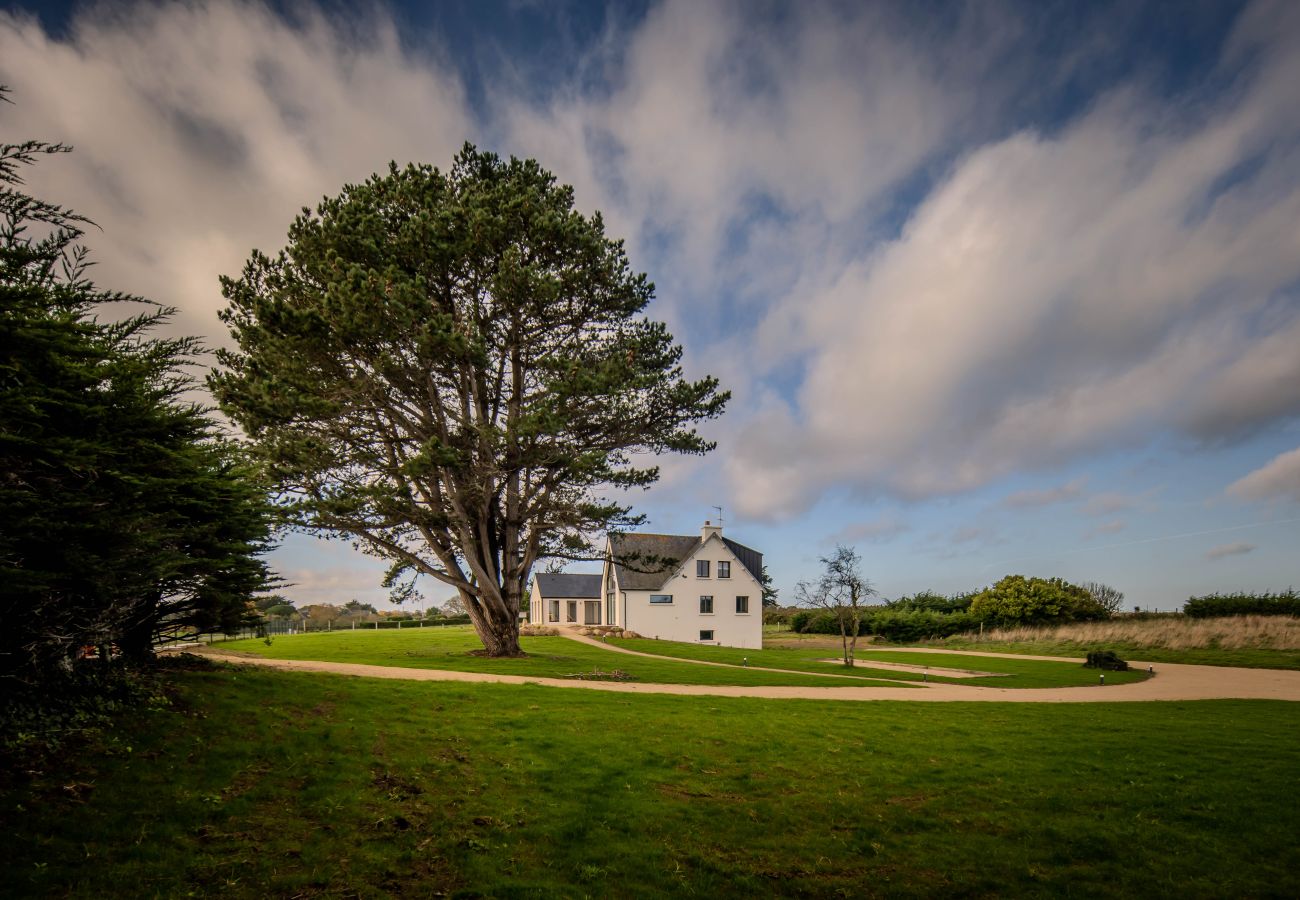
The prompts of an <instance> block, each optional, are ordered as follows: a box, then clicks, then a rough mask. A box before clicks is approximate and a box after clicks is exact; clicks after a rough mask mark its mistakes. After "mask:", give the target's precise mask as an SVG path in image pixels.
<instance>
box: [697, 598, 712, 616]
mask: <svg viewBox="0 0 1300 900" xmlns="http://www.w3.org/2000/svg"><path fill="white" fill-rule="evenodd" d="M700 612H702V613H703V614H704V615H706V616H711V615H713V598H712V597H710V596H708V595H707V594H706V595H704V596H701V597H700Z"/></svg>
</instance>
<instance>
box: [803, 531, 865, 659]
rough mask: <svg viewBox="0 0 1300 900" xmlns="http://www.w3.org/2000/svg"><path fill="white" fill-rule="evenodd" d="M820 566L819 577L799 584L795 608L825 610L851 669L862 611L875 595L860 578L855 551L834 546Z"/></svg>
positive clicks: (860, 627)
mask: <svg viewBox="0 0 1300 900" xmlns="http://www.w3.org/2000/svg"><path fill="white" fill-rule="evenodd" d="M821 563H822V567H823V571H822V575H821V577H820V578H818V579H817V581H815V582H811V583H810V582H807V581H801V582H799V584H798V585H797V586H796V587H795V596H796V598H797V600H798V602H799V605H801V606H811V607H814V608H816V609H822V610H826V611H827V612H829V613H830V614H831V615H832V616H833V617H834V618H835V622H836V624H837V625H838V626H839V629H840V641H841V643H842V644H843V648H844V665H846V666H850V667H851V666H853V664H854V653H856V652H857V647H858V633H859V632H860V631H861V629H862V611H863V609H864V608H865V607H866V605H867V600H868V599H869V598H870V597H873V596H875V593H876V591H875V589H874V588H872V586H871V582H869V581H868V580H867V579H866V578H864V577H863V575H862V572H861V566H862V557H861V556H860V555H859V554H858V551H857V550H854V549H853V548H851V547H845V546H842V545H840V546H836V548H835V552H834V553H832V554H831V555H830V556H823V557H822V558H821Z"/></svg>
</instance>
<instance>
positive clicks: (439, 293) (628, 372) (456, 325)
mask: <svg viewBox="0 0 1300 900" xmlns="http://www.w3.org/2000/svg"><path fill="white" fill-rule="evenodd" d="M223 286H224V290H225V295H226V298H227V299H228V300H229V301H230V306H229V308H228V310H227V311H226V313H225V321H226V322H227V323H228V324H229V325H230V327H231V332H232V334H233V335H234V338H235V340H236V342H237V344H238V350H237V351H234V352H230V353H225V354H223V355H221V356H220V357H219V358H220V361H221V362H222V363H223V365H224V368H223V370H221V371H220V372H218V373H217V374H215V375H214V376H213V378H212V380H211V382H210V383H211V386H212V388H213V391H214V393H215V394H216V396H217V398H218V400H219V401H220V403H221V404H222V408H223V409H224V410H225V411H226V412H227V413H228V414H229V415H230V416H231V417H232V418H233V419H234V420H236V421H237V422H238V423H239V424H240V425H242V426H243V428H244V429H245V431H246V432H247V433H248V435H249V436H250V437H251V438H252V439H253V441H254V442H255V444H256V445H257V447H258V448H259V450H260V451H261V453H262V455H263V458H264V459H265V461H266V462H267V463H268V465H269V469H270V472H271V473H272V474H273V476H274V480H275V485H276V488H277V489H278V490H279V492H280V493H279V496H280V497H282V498H284V508H285V512H286V514H287V515H288V516H289V518H290V521H292V522H294V523H295V524H297V525H300V526H302V527H306V528H311V529H314V530H318V531H321V532H325V533H327V534H333V535H338V536H349V537H352V538H355V539H357V540H358V541H359V543H360V545H361V546H363V547H364V548H365V549H367V550H368V551H369V552H372V553H374V554H376V555H379V556H383V557H385V558H387V559H389V560H391V561H392V562H393V570H392V571H391V572H390V578H389V579H388V582H389V584H390V586H391V585H393V584H398V581H397V579H398V578H399V577H404V575H414V574H418V573H422V574H425V575H428V576H431V577H433V578H435V579H437V580H439V581H440V582H443V583H445V584H448V585H450V586H452V587H453V588H455V589H456V590H457V592H458V595H459V598H460V600H461V602H462V603H463V605H464V607H465V610H466V612H467V613H468V614H469V616H470V618H471V620H472V621H473V623H474V625H475V627H476V629H477V630H478V633H479V636H480V638H481V639H482V640H483V643H484V646H485V647H486V649H487V651H488V652H489V653H490V654H492V655H513V654H516V653H518V652H519V649H518V648H519V643H518V619H517V611H518V610H519V609H520V607H521V602H522V599H523V596H524V591H525V587H526V585H527V584H528V575H529V571H530V570H531V568H532V566H533V563H534V562H535V561H537V560H539V559H543V558H547V557H563V558H571V559H574V558H586V559H590V558H593V557H594V556H595V555H596V554H598V553H599V552H600V550H599V544H598V542H597V536H598V535H599V533H600V532H602V531H604V530H606V529H610V528H615V529H617V528H623V527H627V526H629V525H631V524H635V523H636V522H638V521H639V519H638V518H637V517H635V516H632V515H631V511H630V507H628V506H625V505H622V504H619V503H617V502H615V501H613V500H611V499H610V497H609V494H608V493H607V491H606V488H608V487H610V486H613V487H622V488H630V487H638V486H645V485H648V484H650V483H652V482H653V481H654V480H655V479H656V478H657V477H658V470H657V468H654V467H646V466H644V465H638V464H637V458H636V455H637V454H646V453H658V452H665V451H673V452H679V453H704V452H707V451H708V450H709V449H711V447H712V445H711V444H709V443H708V442H706V441H705V440H703V439H702V438H701V437H700V436H699V435H698V434H697V433H696V432H695V431H694V430H693V429H692V427H691V426H692V423H694V422H696V421H698V420H702V419H707V418H710V417H713V416H717V415H719V414H720V413H721V412H722V409H723V407H724V405H725V403H726V400H727V395H726V394H725V393H720V392H719V391H718V385H717V381H716V380H715V379H712V378H705V379H702V380H700V381H694V382H692V381H687V380H686V379H684V378H683V377H682V373H681V369H680V367H679V360H680V357H681V348H680V347H678V346H677V345H675V344H674V343H673V339H672V336H671V335H670V334H669V333H668V331H667V329H666V328H665V327H664V326H663V325H662V324H660V323H657V322H651V321H649V320H647V319H645V318H643V317H642V316H641V313H642V311H643V310H644V309H645V306H646V304H647V303H648V302H649V300H650V298H651V296H652V294H653V286H652V285H651V284H650V283H649V282H648V281H647V280H646V278H645V276H644V275H639V274H634V273H633V272H632V271H631V269H630V268H629V266H628V261H627V258H626V255H625V254H624V252H623V248H622V244H621V242H618V241H613V240H610V239H608V238H606V236H605V233H604V226H603V223H602V220H601V217H600V215H599V214H596V215H594V216H592V217H590V218H587V217H585V216H583V215H581V214H579V213H578V212H576V211H575V210H574V209H573V192H572V189H571V188H568V187H560V186H558V185H557V184H556V183H555V179H554V177H553V176H552V175H550V173H548V172H546V171H544V170H543V169H542V168H541V167H539V166H538V165H537V163H536V162H533V161H531V160H529V161H520V160H517V159H511V160H510V161H508V162H506V161H503V160H501V159H499V158H498V157H496V156H494V155H492V154H489V153H480V152H478V151H476V150H475V149H474V148H473V147H470V146H466V148H465V149H464V150H463V151H462V152H461V153H460V154H459V155H458V156H457V158H456V160H455V163H454V165H453V166H452V169H451V170H450V172H447V173H442V172H439V171H438V170H437V169H434V168H431V167H428V166H417V165H411V166H408V167H406V168H404V169H402V168H398V167H397V166H396V165H393V166H392V167H390V170H389V172H388V174H387V175H383V176H378V175H376V176H374V177H373V178H371V179H370V180H369V181H367V182H366V183H364V184H361V185H352V186H347V187H345V188H344V189H343V192H342V193H341V194H340V195H339V196H337V197H331V198H327V199H325V200H323V201H322V202H321V203H320V205H319V206H318V207H317V209H316V211H315V213H312V212H311V211H310V210H304V211H303V214H302V215H301V216H300V217H299V218H298V219H297V220H296V221H295V222H294V224H293V226H292V227H291V229H290V231H289V245H288V247H287V249H285V250H283V251H281V252H280V253H279V254H278V255H277V256H275V257H268V256H266V255H264V254H262V253H259V252H254V254H253V256H252V258H251V259H250V260H249V262H248V264H247V266H246V267H245V269H244V273H243V275H242V277H240V278H238V279H225V280H224V281H223Z"/></svg>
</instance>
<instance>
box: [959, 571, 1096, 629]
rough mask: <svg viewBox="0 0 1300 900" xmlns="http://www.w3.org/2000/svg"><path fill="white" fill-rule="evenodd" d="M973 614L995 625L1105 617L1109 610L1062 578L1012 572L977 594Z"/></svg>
mask: <svg viewBox="0 0 1300 900" xmlns="http://www.w3.org/2000/svg"><path fill="white" fill-rule="evenodd" d="M970 614H971V615H972V616H974V617H975V618H977V619H982V620H984V621H986V622H991V623H993V624H995V625H1024V624H1032V623H1036V622H1052V621H1056V622H1070V621H1076V620H1083V619H1104V618H1106V617H1107V616H1108V615H1109V613H1108V612H1107V610H1106V609H1105V607H1103V606H1102V605H1101V604H1099V603H1098V602H1097V601H1096V600H1094V599H1093V597H1092V595H1091V594H1089V593H1088V591H1086V590H1085V589H1084V588H1081V587H1079V586H1078V585H1075V584H1070V583H1069V582H1068V581H1064V580H1062V579H1060V578H1026V577H1025V576H1023V575H1008V576H1007V577H1005V578H1003V579H1002V580H1001V581H999V582H998V583H997V584H995V585H993V586H992V587H989V588H985V589H984V590H982V591H980V592H979V593H978V594H976V595H975V599H973V600H972V601H971V604H970Z"/></svg>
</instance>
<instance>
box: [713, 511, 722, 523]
mask: <svg viewBox="0 0 1300 900" xmlns="http://www.w3.org/2000/svg"><path fill="white" fill-rule="evenodd" d="M713 508H714V509H716V510H717V511H718V527H719V528H721V527H722V507H721V506H715V507H713Z"/></svg>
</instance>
